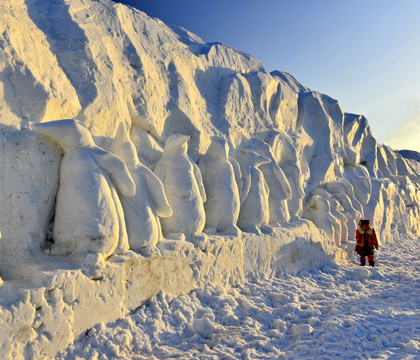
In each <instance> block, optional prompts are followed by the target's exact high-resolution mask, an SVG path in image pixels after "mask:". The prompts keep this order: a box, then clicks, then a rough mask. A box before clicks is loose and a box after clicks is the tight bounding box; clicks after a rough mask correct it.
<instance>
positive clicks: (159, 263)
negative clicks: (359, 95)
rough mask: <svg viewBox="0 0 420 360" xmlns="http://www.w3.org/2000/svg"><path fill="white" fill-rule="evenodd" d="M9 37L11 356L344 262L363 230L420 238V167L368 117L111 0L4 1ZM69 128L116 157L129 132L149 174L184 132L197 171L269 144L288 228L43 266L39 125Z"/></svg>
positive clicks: (5, 227) (45, 153) (2, 210)
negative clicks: (189, 296) (62, 123)
mask: <svg viewBox="0 0 420 360" xmlns="http://www.w3.org/2000/svg"><path fill="white" fill-rule="evenodd" d="M0 30H1V33H2V37H1V39H0V49H1V51H0V130H1V133H0V138H1V145H2V146H1V154H0V159H1V160H0V161H1V167H0V178H1V182H0V232H1V238H0V249H1V252H0V254H1V255H0V276H1V277H2V279H3V284H2V285H1V288H0V292H1V297H0V298H1V300H0V301H1V306H2V307H1V311H2V313H3V316H2V317H1V323H2V325H3V326H2V328H3V331H2V332H1V340H0V344H1V345H0V353H1V354H2V358H8V357H12V358H42V357H45V356H53V355H54V354H55V353H56V352H57V351H58V350H60V349H63V348H65V347H66V346H67V345H68V344H70V343H71V342H72V341H73V340H74V339H75V338H77V337H78V336H80V335H81V334H82V333H83V332H84V331H86V330H87V329H89V328H90V327H91V326H93V325H94V324H96V323H98V322H106V321H111V320H114V319H116V318H118V317H121V316H123V315H125V314H127V313H128V312H130V311H132V310H133V309H135V308H136V307H138V306H139V305H140V304H141V303H143V302H144V301H146V300H147V299H148V298H150V297H151V296H153V295H155V294H157V293H158V292H159V291H166V292H169V293H171V294H173V295H177V294H179V293H182V292H188V291H191V290H192V289H194V288H195V287H197V286H205V285H206V284H213V285H220V286H227V287H228V286H235V285H238V284H240V283H241V282H242V281H243V280H244V279H245V278H246V277H252V276H268V275H271V274H273V273H280V272H284V271H300V270H303V269H308V268H311V267H320V266H322V264H325V263H326V262H328V261H332V260H333V261H334V260H335V261H340V259H341V260H343V261H344V260H345V257H346V256H349V255H350V256H351V253H352V250H353V242H352V239H353V235H354V230H355V228H356V225H357V221H358V220H359V218H361V217H366V218H370V219H371V220H372V223H373V226H374V227H375V229H376V231H377V233H378V235H379V239H380V241H381V242H386V241H396V240H398V238H399V237H400V236H419V235H420V221H419V220H420V216H419V203H420V187H419V177H420V165H419V163H418V162H417V161H415V160H413V159H407V158H404V157H403V156H402V155H401V154H400V153H397V152H395V151H394V150H392V149H391V148H389V147H388V146H386V145H380V144H378V143H377V142H376V140H375V138H374V137H373V135H372V131H371V129H370V127H369V125H368V122H367V120H366V118H364V117H363V116H361V115H355V114H348V113H345V112H344V111H343V109H342V108H341V106H340V104H339V103H338V102H337V101H336V100H334V99H332V98H330V97H328V96H326V95H323V94H320V93H318V92H315V91H311V90H310V89H308V88H306V87H304V86H302V85H301V84H299V83H298V82H297V81H296V80H295V79H294V78H293V77H292V76H291V75H289V74H287V73H284V72H279V71H274V72H272V73H267V72H266V71H265V70H264V67H263V65H262V64H261V63H260V62H259V61H258V60H257V59H255V58H254V57H252V56H251V55H249V54H246V53H243V52H241V51H238V50H236V49H233V48H231V47H228V46H225V45H223V44H220V43H210V44H209V43H204V42H203V41H202V40H201V39H199V38H198V37H197V36H195V35H194V34H191V33H190V32H188V31H187V30H185V29H182V28H177V27H169V26H167V25H166V24H164V23H163V22H162V21H160V20H158V19H152V18H150V17H148V16H147V15H146V14H144V13H142V12H140V11H138V10H135V9H132V8H129V7H126V6H124V5H121V4H116V3H114V2H111V1H108V0H102V1H93V0H72V1H66V0H57V1H46V0H26V1H24V0H13V1H12V0H4V1H2V2H1V3H0ZM61 119H78V120H80V121H81V122H82V123H83V124H84V125H85V126H86V127H87V128H88V129H89V130H90V132H91V134H92V136H93V140H94V142H95V144H96V145H98V146H100V147H102V148H103V149H105V150H109V149H110V146H111V143H112V141H113V139H114V137H115V134H116V131H117V128H118V126H119V124H120V123H121V122H122V123H124V124H125V126H126V128H127V129H130V135H131V140H132V141H133V142H134V144H135V146H136V150H137V155H138V157H139V160H140V161H141V163H142V164H144V165H145V166H147V167H148V168H149V169H151V170H153V169H154V167H155V165H156V164H157V163H158V162H159V160H160V159H161V157H162V153H163V148H164V146H165V142H166V140H167V139H168V137H169V136H170V135H172V134H175V133H178V134H183V135H188V136H189V137H190V139H189V142H188V155H189V157H190V158H191V159H192V161H193V162H195V163H199V160H200V158H202V156H203V155H204V154H205V153H206V152H207V149H208V148H209V145H210V143H211V141H212V140H211V139H212V137H214V136H217V137H218V138H219V139H224V140H226V142H227V144H228V145H229V148H230V153H229V155H230V157H231V158H233V159H237V160H238V161H239V162H240V159H241V156H242V155H241V154H242V153H246V151H250V150H252V151H257V152H258V151H263V150H264V149H265V148H264V149H263V146H261V147H259V145H258V144H260V142H261V140H262V142H263V143H265V144H267V145H268V148H269V156H270V159H271V163H270V166H271V167H270V168H269V167H268V166H267V164H266V165H261V166H260V169H261V171H262V173H263V174H264V176H265V177H266V179H267V183H268V184H270V181H269V176H270V175H269V174H270V173H269V171H274V172H276V173H277V179H280V180H279V183H278V184H279V185H278V186H280V185H281V187H282V189H283V195H284V196H283V197H281V195H279V196H280V197H278V198H277V200H276V201H278V204H279V206H281V209H282V214H283V215H284V216H283V217H281V219H282V220H281V221H280V220H279V218H277V220H273V221H271V219H270V221H268V220H267V221H266V223H260V224H259V225H264V226H261V229H260V230H258V228H257V229H256V230H255V232H256V233H250V232H247V231H243V232H241V233H239V235H237V236H227V235H223V234H213V233H212V234H210V233H209V234H208V235H207V238H206V241H203V237H202V238H201V240H200V241H198V242H197V241H196V240H194V236H192V237H191V236H187V237H186V239H185V240H182V239H183V238H182V237H180V238H179V241H178V242H177V241H175V242H172V243H170V244H169V245H167V244H166V243H165V242H164V241H162V244H163V245H162V246H161V247H160V252H158V253H153V254H152V255H149V256H144V254H143V255H142V254H139V253H138V252H137V251H128V252H125V253H123V254H115V255H113V256H111V257H110V258H109V259H107V260H106V261H105V262H103V263H102V264H101V266H99V268H98V267H94V268H92V267H89V266H88V265H87V264H86V263H84V262H83V259H82V260H81V259H80V258H78V257H77V256H73V257H72V256H53V255H52V254H51V255H48V253H49V252H50V249H51V250H52V249H53V248H54V244H53V242H54V236H53V234H52V233H53V230H52V228H53V225H54V216H55V202H56V194H57V190H58V189H59V183H60V165H61V161H62V156H63V149H62V148H60V146H58V145H57V143H56V142H54V141H51V139H50V138H48V137H46V136H43V135H41V134H39V133H35V132H34V131H31V127H32V125H34V124H38V123H45V122H49V121H54V120H61ZM259 141H260V142H259ZM264 151H266V149H265V150H264ZM263 155H264V154H263ZM265 155H267V152H265ZM263 166H266V168H265V169H266V170H264V168H263ZM255 168H257V166H256V167H255ZM270 169H271V170H270ZM272 169H275V170H272ZM278 169H280V170H278ZM242 170H244V168H243V167H242ZM279 173H280V175H278V174H279ZM282 179H283V180H282ZM285 179H286V180H285ZM165 190H166V189H165ZM276 191H277V188H274V187H272V188H271V190H270V193H271V194H274V193H276ZM261 197H263V195H261ZM267 201H268V200H267ZM270 208H271V204H270ZM242 230H244V229H242ZM204 238H205V236H204ZM166 245H167V246H166Z"/></svg>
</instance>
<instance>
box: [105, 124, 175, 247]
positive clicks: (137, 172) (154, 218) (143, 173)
mask: <svg viewBox="0 0 420 360" xmlns="http://www.w3.org/2000/svg"><path fill="white" fill-rule="evenodd" d="M110 151H111V152H112V153H114V154H115V155H117V156H118V157H119V158H120V159H122V160H123V161H124V162H125V163H126V165H127V167H128V170H129V171H130V174H131V176H132V178H133V180H134V182H135V184H136V195H135V196H133V197H125V196H122V197H121V202H122V205H123V209H124V217H125V222H126V224H127V233H128V241H129V243H130V248H131V249H133V250H139V251H141V252H142V253H143V254H144V255H151V254H152V253H157V252H158V249H157V247H156V244H157V243H158V242H159V240H161V238H162V229H161V225H160V221H159V218H158V216H160V217H168V216H171V215H172V209H171V207H170V206H169V203H168V200H167V198H166V195H165V191H164V189H163V184H162V182H161V181H160V180H159V178H158V177H157V176H156V175H155V174H154V173H153V172H152V171H151V170H149V169H148V168H147V167H146V166H144V165H143V164H142V163H141V162H140V160H139V158H138V156H137V151H136V147H135V146H134V144H133V142H132V141H131V139H130V135H129V134H128V132H127V130H126V128H125V126H124V124H123V123H120V125H119V127H118V130H117V134H116V136H115V139H114V141H113V142H112V144H111V149H110Z"/></svg>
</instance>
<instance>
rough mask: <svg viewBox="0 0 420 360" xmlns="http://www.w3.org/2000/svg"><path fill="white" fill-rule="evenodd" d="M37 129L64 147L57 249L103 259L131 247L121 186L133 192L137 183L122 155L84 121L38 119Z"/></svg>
mask: <svg viewBox="0 0 420 360" xmlns="http://www.w3.org/2000/svg"><path fill="white" fill-rule="evenodd" d="M32 130H33V131H35V132H37V133H40V134H43V135H46V136H48V137H49V138H51V139H53V140H54V141H56V142H57V143H58V144H59V145H60V146H61V147H62V149H63V151H64V156H63V159H62V162H61V167H60V185H59V189H58V192H57V200H56V209H55V218H54V229H53V238H54V247H53V249H52V253H53V254H63V255H64V254H70V253H71V254H83V253H91V254H93V255H92V257H91V258H90V259H92V261H93V262H94V263H95V264H97V263H98V262H100V261H102V260H103V259H104V258H107V257H109V256H110V255H112V254H113V253H114V252H115V251H116V250H117V251H120V252H123V251H127V250H128V249H129V245H128V238H127V231H126V226H125V221H124V213H123V209H122V206H121V202H120V199H119V197H118V194H117V191H116V188H117V189H118V190H119V192H120V193H121V194H123V195H124V196H127V197H129V196H133V195H134V194H135V191H136V186H135V184H134V181H133V179H132V178H131V176H130V173H129V171H128V169H127V167H126V165H125V164H124V162H123V161H122V160H120V159H119V158H118V157H116V156H115V155H113V154H111V153H110V152H108V151H105V150H103V149H101V148H100V147H98V146H96V145H95V143H94V141H93V139H92V136H91V134H90V132H89V130H88V129H87V128H86V127H85V126H84V125H83V124H82V123H81V122H79V121H78V120H60V121H51V122H47V123H41V124H34V125H32Z"/></svg>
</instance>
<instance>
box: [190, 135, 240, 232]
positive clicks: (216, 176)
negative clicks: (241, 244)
mask: <svg viewBox="0 0 420 360" xmlns="http://www.w3.org/2000/svg"><path fill="white" fill-rule="evenodd" d="M198 167H199V168H200V170H201V175H202V178H203V183H204V188H205V190H206V195H207V201H206V202H205V203H204V209H205V211H206V227H205V232H207V233H209V234H214V233H216V232H221V233H225V234H228V235H233V236H238V235H239V234H240V232H241V231H240V230H239V228H238V227H237V226H236V223H237V221H238V217H239V210H240V206H241V204H240V198H239V189H238V184H237V179H236V176H237V175H236V174H235V169H234V166H233V165H232V163H231V161H230V159H229V145H228V144H227V142H226V141H225V140H223V139H221V138H217V137H216V136H214V137H212V139H211V144H210V147H209V148H208V150H207V153H206V154H205V155H203V156H202V158H201V159H200V161H199V163H198ZM239 176H240V174H239Z"/></svg>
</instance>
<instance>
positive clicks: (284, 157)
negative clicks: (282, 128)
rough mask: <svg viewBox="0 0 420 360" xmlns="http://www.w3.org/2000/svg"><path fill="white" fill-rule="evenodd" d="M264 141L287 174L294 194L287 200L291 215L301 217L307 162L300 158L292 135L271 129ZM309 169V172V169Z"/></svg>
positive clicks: (300, 155)
mask: <svg viewBox="0 0 420 360" xmlns="http://www.w3.org/2000/svg"><path fill="white" fill-rule="evenodd" d="M264 141H265V142H266V143H267V144H269V145H270V147H271V148H272V149H273V152H274V155H275V159H276V163H277V164H278V165H279V166H280V168H281V169H282V170H283V172H284V174H285V175H286V176H287V179H288V182H289V185H290V188H291V190H292V196H291V197H290V198H289V199H288V200H287V207H288V210H289V215H290V217H291V218H292V219H294V218H297V217H300V216H302V212H303V198H304V196H305V192H304V190H303V188H304V187H303V184H304V177H303V174H302V167H303V166H304V164H305V162H304V161H303V162H301V161H300V160H299V159H300V158H301V157H302V154H298V151H297V150H296V148H295V146H294V145H293V144H292V140H291V139H290V137H289V136H288V135H286V134H285V133H283V132H279V131H274V130H272V131H269V132H268V133H267V134H266V135H265V136H264ZM307 171H308V172H309V169H307Z"/></svg>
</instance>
